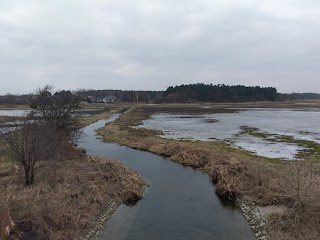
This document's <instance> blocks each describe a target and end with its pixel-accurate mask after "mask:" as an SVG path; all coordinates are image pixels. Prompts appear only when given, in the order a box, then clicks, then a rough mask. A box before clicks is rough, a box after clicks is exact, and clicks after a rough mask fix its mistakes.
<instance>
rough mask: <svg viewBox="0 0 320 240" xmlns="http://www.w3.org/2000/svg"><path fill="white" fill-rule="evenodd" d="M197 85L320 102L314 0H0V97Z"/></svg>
mask: <svg viewBox="0 0 320 240" xmlns="http://www.w3.org/2000/svg"><path fill="white" fill-rule="evenodd" d="M197 82H202V83H213V84H218V83H224V84H230V85H234V84H243V85H249V86H252V85H260V86H274V87H276V88H277V89H278V91H279V92H293V91H295V92H318V93H320V1H319V0H303V1H302V0H291V1H290V0H281V1H280V0H158V1H155V0H135V1H132V0H113V1H111V0H110V1H104V0H54V1H53V0H50V1H49V0H41V1H39V0H28V1H26V0H0V83H1V84H0V94H6V93H9V92H10V93H29V92H32V91H33V90H34V89H36V88H37V87H39V86H43V85H45V84H54V86H55V88H56V89H78V88H85V89H135V90H165V89H166V88H167V87H168V86H174V85H180V84H188V83H197Z"/></svg>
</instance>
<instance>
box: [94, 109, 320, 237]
mask: <svg viewBox="0 0 320 240" xmlns="http://www.w3.org/2000/svg"><path fill="white" fill-rule="evenodd" d="M206 111H208V109H204V108H202V110H199V109H195V108H193V107H192V106H177V107H175V106H172V105H171V106H154V105H153V106H137V107H135V108H131V109H130V110H128V111H127V113H126V114H124V115H122V116H121V117H120V118H119V119H118V120H116V121H115V122H113V123H110V124H108V125H106V126H105V127H104V128H102V129H100V130H99V134H100V135H101V136H102V137H103V139H104V140H105V141H108V142H115V143H117V144H121V145H125V146H129V147H131V148H136V149H140V150H144V151H149V152H152V153H155V154H158V155H161V156H165V157H168V158H170V159H171V160H173V161H176V162H178V163H180V164H182V165H186V166H191V167H193V168H195V169H199V170H201V171H204V172H206V173H207V174H208V175H209V176H211V179H212V183H213V184H214V185H215V191H216V193H217V194H218V195H219V196H220V198H221V199H224V200H229V201H236V200H238V201H241V202H243V199H246V202H248V203H249V205H251V204H255V205H257V206H258V207H259V208H260V207H265V206H275V207H271V208H270V207H269V214H268V215H267V217H266V218H267V219H265V222H264V224H262V225H263V226H260V225H261V223H259V228H257V226H256V225H254V228H253V230H254V232H255V233H256V234H257V237H259V239H264V238H265V237H267V236H269V238H270V239H314V237H315V236H317V237H318V236H319V228H318V227H317V223H318V221H319V215H318V214H317V211H318V209H320V207H319V206H318V204H317V200H316V199H317V197H318V196H320V195H319V191H317V190H315V189H314V186H315V185H316V184H318V182H319V177H318V176H319V175H318V169H319V166H318V164H317V163H312V166H311V165H309V163H308V162H306V163H303V162H300V163H288V162H285V161H279V160H272V159H268V158H263V157H257V156H253V155H251V154H249V153H247V152H246V151H243V150H239V149H234V148H230V147H229V146H228V145H227V144H225V143H221V142H214V143H212V142H200V141H187V140H184V141H176V140H171V139H164V138H160V137H159V135H160V134H161V132H160V131H155V130H148V129H143V128H139V129H137V128H134V127H132V126H138V125H140V124H141V123H142V121H143V120H144V119H147V118H149V117H150V116H151V115H152V114H155V113H157V112H189V113H190V112H191V113H192V112H201V113H203V112H206ZM209 111H210V112H211V113H212V112H219V113H220V112H223V111H227V112H229V111H230V109H227V110H226V109H221V108H218V109H210V110H209ZM310 164H311V163H310ZM310 168H312V169H313V170H312V171H311V172H310V171H309V170H310ZM297 175H298V177H296V178H292V176H297ZM306 179H309V180H310V181H309V183H310V184H309V185H303V186H302V185H301V184H302V183H303V182H306V181H305V180H306ZM297 186H302V187H301V188H297ZM301 194H305V196H307V197H305V198H301V197H300V196H301ZM278 206H280V207H281V206H284V207H285V209H287V211H279V208H278ZM244 209H245V210H244V211H247V210H248V209H247V207H245V208H244ZM250 209H251V207H250ZM245 214H247V212H245ZM247 215H248V214H247ZM249 215H252V214H249ZM249 215H248V216H249ZM252 217H254V216H253V215H252V216H250V219H249V222H251V221H256V220H257V219H252ZM297 219H298V220H297ZM256 222H258V221H256ZM306 222H308V223H307V224H306ZM264 230H265V231H266V232H267V234H264V233H266V232H264Z"/></svg>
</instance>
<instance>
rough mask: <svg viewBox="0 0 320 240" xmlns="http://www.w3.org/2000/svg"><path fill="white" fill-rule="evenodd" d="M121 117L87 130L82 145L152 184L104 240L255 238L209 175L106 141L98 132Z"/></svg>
mask: <svg viewBox="0 0 320 240" xmlns="http://www.w3.org/2000/svg"><path fill="white" fill-rule="evenodd" d="M116 118H117V115H113V116H111V117H110V118H109V119H106V120H100V121H98V122H96V123H93V124H91V125H89V126H87V127H85V128H84V129H83V130H84V136H83V137H82V139H81V141H80V143H79V145H80V146H81V147H84V148H86V149H87V152H88V153H89V154H95V155H103V156H108V157H112V158H117V159H119V160H121V161H122V162H124V163H125V164H126V165H128V166H129V167H130V168H132V169H134V170H135V171H137V172H138V173H139V174H140V175H141V176H143V177H144V178H145V180H146V181H147V182H148V183H149V184H150V186H149V187H148V189H147V192H146V194H145V196H144V197H143V198H142V199H141V200H140V201H139V202H138V203H137V204H136V205H134V206H125V205H121V206H120V207H119V208H118V209H117V210H116V212H115V213H114V214H113V216H112V217H111V219H110V220H109V221H108V223H107V226H106V228H105V230H104V231H103V233H102V234H101V235H100V237H99V239H110V240H120V239H121V240H122V239H130V240H171V239H172V240H189V239H197V240H202V239H219V240H221V239H225V240H233V239H235V240H241V239H243V240H250V239H255V237H254V234H253V232H252V231H251V229H250V226H249V224H248V223H247V221H246V219H245V218H244V217H243V215H242V213H241V212H240V210H239V209H237V208H233V207H228V206H225V205H223V203H221V202H220V200H219V198H218V197H217V196H216V194H215V192H214V191H213V186H212V184H211V182H210V179H209V177H208V175H207V174H204V173H201V172H199V171H196V170H193V169H192V168H190V167H183V166H181V165H180V164H177V163H174V162H172V161H170V160H169V159H167V158H164V157H161V156H158V155H155V154H152V153H148V152H143V151H139V150H134V149H131V148H128V147H125V146H119V145H117V144H112V143H104V142H102V141H101V138H99V137H98V136H96V132H95V130H96V129H98V128H101V127H103V126H104V125H105V124H106V123H108V122H111V121H114V120H115V119H116Z"/></svg>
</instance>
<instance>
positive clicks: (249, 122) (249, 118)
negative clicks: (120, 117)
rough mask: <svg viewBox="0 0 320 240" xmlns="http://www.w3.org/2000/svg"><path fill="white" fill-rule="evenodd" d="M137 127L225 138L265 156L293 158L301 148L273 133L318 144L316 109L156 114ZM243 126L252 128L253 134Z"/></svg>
mask: <svg viewBox="0 0 320 240" xmlns="http://www.w3.org/2000/svg"><path fill="white" fill-rule="evenodd" d="M139 127H140V128H147V129H155V130H161V131H162V132H163V135H162V137H165V138H171V139H190V140H201V141H217V140H219V141H227V142H230V143H231V145H233V146H236V147H241V148H243V149H245V150H248V151H250V152H253V153H255V154H257V155H260V156H264V157H269V158H281V159H296V156H297V154H298V153H299V151H302V150H304V149H305V147H303V146H299V145H297V144H294V143H288V142H278V141H274V139H273V138H275V137H276V135H279V136H282V135H284V136H291V137H293V138H294V139H300V140H308V141H313V142H316V143H320V111H296V110H290V109H247V110H241V111H239V112H235V113H217V114H203V115H185V114H156V115H154V116H152V118H151V119H148V120H145V121H143V125H141V126H139ZM244 129H247V130H248V129H254V133H255V134H252V132H251V134H250V132H246V131H244ZM261 133H262V134H261ZM259 134H260V135H259ZM261 135H262V136H263V135H265V137H261Z"/></svg>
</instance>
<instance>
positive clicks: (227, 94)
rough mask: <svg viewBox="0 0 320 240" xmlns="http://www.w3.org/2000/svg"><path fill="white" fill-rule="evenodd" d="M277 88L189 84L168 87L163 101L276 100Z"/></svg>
mask: <svg viewBox="0 0 320 240" xmlns="http://www.w3.org/2000/svg"><path fill="white" fill-rule="evenodd" d="M277 97H278V93H277V89H276V88H273V87H266V88H262V87H246V86H242V85H237V86H229V85H224V84H218V85H212V84H209V85H207V84H202V83H198V84H189V85H181V86H176V87H169V88H168V89H167V90H166V91H165V92H164V97H163V99H162V100H163V101H164V102H179V103H184V102H253V101H276V100H277Z"/></svg>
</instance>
